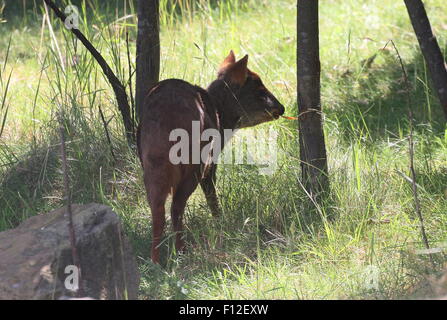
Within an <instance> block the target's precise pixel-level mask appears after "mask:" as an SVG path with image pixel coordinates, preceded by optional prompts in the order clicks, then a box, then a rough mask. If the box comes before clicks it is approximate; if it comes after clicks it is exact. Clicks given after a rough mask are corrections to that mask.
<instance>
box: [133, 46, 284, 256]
mask: <svg viewBox="0 0 447 320" xmlns="http://www.w3.org/2000/svg"><path fill="white" fill-rule="evenodd" d="M247 61H248V56H245V57H244V58H242V59H241V60H239V61H237V62H236V60H235V57H234V53H233V52H232V51H231V52H230V54H229V55H228V57H227V58H226V59H225V60H224V62H223V63H222V65H221V68H220V70H219V73H218V79H217V80H215V81H214V82H213V83H212V84H211V85H210V86H209V87H208V89H207V90H204V89H202V88H200V87H198V86H194V85H191V84H189V83H187V82H185V81H182V80H177V79H169V80H164V81H161V82H159V83H158V84H157V85H156V86H154V87H153V88H152V89H150V90H149V92H148V95H147V97H146V99H145V102H144V112H143V117H142V119H141V122H140V125H139V127H138V132H137V144H138V152H139V156H140V160H141V164H142V166H143V170H144V184H145V187H146V191H147V198H148V202H149V205H150V208H151V212H152V234H153V238H152V251H151V256H152V261H153V262H154V263H159V259H160V256H159V255H160V254H159V248H158V246H159V244H160V241H161V238H162V234H163V230H164V226H165V202H166V199H167V197H168V195H169V194H172V206H171V220H172V225H173V229H174V232H176V233H177V234H176V243H175V244H176V249H177V250H178V251H182V250H183V248H184V242H183V239H182V235H181V232H182V230H183V225H182V224H183V222H182V219H183V212H184V209H185V206H186V202H187V200H188V198H189V197H190V195H191V194H192V193H193V191H194V190H195V189H196V188H197V185H198V184H199V183H200V184H201V187H202V189H203V191H204V193H205V196H206V199H207V203H208V205H209V207H210V209H211V212H212V214H213V215H215V216H217V215H219V214H220V209H219V205H218V200H217V195H216V190H215V186H214V183H215V173H216V165H215V164H213V163H211V164H210V163H207V164H205V163H200V164H191V163H192V161H191V158H192V147H191V141H190V151H189V157H190V162H189V163H190V164H177V165H174V164H172V163H171V162H170V160H169V150H170V148H171V147H172V146H173V145H174V144H175V143H176V142H175V141H169V135H170V132H171V131H172V130H174V129H179V128H181V129H184V130H186V131H187V132H188V133H189V137H190V139H191V132H192V127H191V123H192V121H200V133H202V132H203V131H204V130H206V129H208V128H213V129H217V130H219V131H220V132H221V133H222V132H223V129H235V128H240V127H247V126H253V125H256V124H258V123H262V122H265V121H270V120H273V119H274V118H277V116H279V115H280V114H282V113H284V107H283V106H282V105H281V104H280V103H279V102H278V101H277V100H276V98H275V97H274V96H273V95H272V94H271V93H270V92H269V91H268V90H267V89H266V88H265V86H264V85H263V84H262V82H261V80H260V78H259V76H257V75H256V74H254V73H253V72H251V71H250V70H248V69H247ZM272 115H273V116H272ZM222 137H223V134H222ZM208 143H209V142H201V145H200V149H202V147H203V146H204V145H206V144H208ZM222 147H223V143H222ZM217 152H220V150H217Z"/></svg>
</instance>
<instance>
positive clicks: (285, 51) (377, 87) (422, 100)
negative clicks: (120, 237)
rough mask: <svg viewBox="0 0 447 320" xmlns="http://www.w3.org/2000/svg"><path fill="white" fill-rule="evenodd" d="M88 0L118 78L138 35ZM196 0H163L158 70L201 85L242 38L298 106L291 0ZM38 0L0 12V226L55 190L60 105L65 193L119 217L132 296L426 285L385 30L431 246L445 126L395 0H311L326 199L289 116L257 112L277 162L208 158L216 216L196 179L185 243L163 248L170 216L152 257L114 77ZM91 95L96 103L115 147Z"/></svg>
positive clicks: (441, 29) (440, 237) (441, 30)
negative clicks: (271, 165) (311, 195)
mask: <svg viewBox="0 0 447 320" xmlns="http://www.w3.org/2000/svg"><path fill="white" fill-rule="evenodd" d="M87 3H88V4H87V5H86V6H84V7H80V8H81V9H82V10H81V12H82V13H83V15H82V16H83V20H82V25H81V29H82V31H83V32H85V33H86V34H87V35H88V37H89V38H90V39H92V41H93V43H94V44H95V45H96V46H97V47H98V48H99V49H100V51H101V53H102V54H103V55H105V56H106V58H107V60H108V61H109V63H111V64H112V65H113V67H114V68H115V70H117V72H118V74H119V77H120V78H121V79H123V80H125V81H127V80H128V79H127V75H128V66H127V62H126V61H127V56H126V50H125V48H126V46H125V32H126V31H129V38H130V45H131V52H134V49H135V39H136V32H135V16H129V17H127V15H128V14H129V13H133V7H132V6H129V2H127V1H126V2H123V1H119V10H117V11H115V9H114V7H113V6H112V7H104V8H102V9H101V10H96V11H93V10H92V7H91V6H90V3H95V1H93V2H92V1H88V2H87ZM124 3H125V5H124ZM194 3H195V4H194V5H192V4H191V3H189V2H188V1H179V2H178V5H177V6H170V5H169V4H168V2H167V1H161V19H160V21H161V27H162V33H161V40H162V45H161V48H162V49H161V50H162V52H161V57H162V59H161V79H165V78H171V77H175V78H181V79H185V80H187V81H190V82H192V83H195V84H199V85H201V86H203V87H206V86H207V84H208V83H210V82H211V81H212V79H213V78H214V77H215V74H216V71H217V67H218V65H219V63H220V61H221V60H222V59H223V58H224V57H225V56H226V54H227V53H228V51H229V50H230V49H234V50H235V52H236V54H237V56H238V57H240V56H242V55H243V54H245V53H248V54H249V67H250V68H251V69H252V70H253V71H256V72H258V73H259V74H260V76H261V78H262V79H263V80H264V82H265V83H266V86H267V87H268V88H271V90H272V91H273V93H274V94H275V95H276V96H277V97H278V98H279V100H280V101H281V102H282V103H283V104H284V105H285V106H286V114H287V115H295V114H296V112H297V111H296V109H297V108H296V55H295V54H296V29H295V28H296V7H295V5H296V4H295V2H294V1H290V0H275V1H237V0H229V1H223V2H221V3H220V4H219V5H218V4H216V3H215V2H212V1H211V2H207V1H196V2H194ZM96 4H97V5H98V3H97V2H96ZM442 7H443V2H442V1H441V0H433V1H430V3H427V10H428V14H429V16H430V19H431V23H432V26H433V29H434V31H435V33H436V35H437V37H438V42H439V44H440V46H441V49H442V51H443V52H444V54H445V53H446V51H447V50H446V49H447V41H446V39H447V37H446V35H447V26H446V25H445V21H444V16H443V14H442V12H443V10H442ZM42 12H43V10H42V8H33V9H29V10H28V12H27V17H28V18H27V20H26V21H27V23H26V24H25V23H24V20H23V19H22V18H20V16H13V15H12V14H9V15H8V14H7V12H6V11H5V16H4V17H3V19H6V20H7V21H6V22H4V23H0V28H2V32H4V34H7V35H8V37H3V38H2V39H0V48H1V50H0V67H1V69H2V73H1V74H0V90H1V91H0V99H1V100H0V107H1V109H0V124H1V123H2V121H3V119H6V120H5V125H4V129H3V131H2V134H1V136H0V230H5V229H8V228H12V227H15V226H16V225H17V224H18V223H20V222H21V221H23V220H24V219H26V218H27V217H30V216H32V215H35V214H38V213H39V212H45V211H49V210H51V209H53V208H56V207H59V206H61V205H62V200H61V198H62V196H63V195H62V194H61V191H60V190H62V188H61V185H62V181H61V179H62V178H61V175H60V172H59V170H60V160H59V155H58V145H57V144H58V136H57V128H58V123H57V114H58V112H59V113H60V112H62V113H63V115H64V120H63V121H64V124H65V128H66V132H67V133H66V136H67V140H68V146H67V147H68V148H67V149H68V150H67V151H68V156H69V159H70V161H69V163H70V178H71V182H72V188H73V192H74V194H73V198H74V201H75V202H81V203H87V202H91V201H95V202H101V203H104V204H107V205H110V206H111V207H112V208H113V209H114V210H115V212H116V213H117V214H118V215H119V216H120V217H121V219H122V221H123V224H124V226H125V230H126V234H127V235H128V237H129V238H130V240H131V242H132V244H133V246H134V249H135V251H136V254H137V256H138V261H139V265H140V271H141V276H142V279H141V286H140V296H141V298H142V299H154V298H155V299H208V298H209V299H239V298H241V299H349V298H356V299H358V298H360V299H362V298H373V299H396V298H411V297H419V296H421V295H422V294H425V295H432V294H433V293H432V292H431V291H430V289H429V286H428V285H427V283H428V282H427V280H426V279H427V275H431V276H436V275H438V273H439V272H440V271H441V269H442V267H443V264H444V263H445V262H446V259H445V258H446V256H445V252H444V251H441V252H440V253H436V254H434V259H435V262H436V269H435V270H432V268H431V266H430V264H429V260H428V257H427V256H426V255H420V254H417V253H416V252H417V250H418V249H421V248H423V244H422V241H421V236H420V231H419V222H418V220H417V216H416V213H415V210H414V207H413V196H412V191H411V186H410V184H409V183H408V182H407V181H406V180H405V178H404V176H409V175H410V174H409V156H408V135H409V124H408V117H407V104H406V92H405V91H404V83H403V78H402V71H401V68H400V65H399V61H398V59H397V55H396V52H395V51H394V50H393V49H392V48H391V46H388V47H387V48H386V49H385V50H382V48H383V47H384V46H385V44H386V43H387V41H388V40H389V39H392V40H393V41H394V42H395V43H396V46H397V47H398V49H399V52H400V54H401V56H402V59H403V62H404V65H405V68H406V70H407V72H408V75H409V79H410V82H411V96H410V98H411V99H410V101H411V108H412V110H413V113H414V114H415V120H414V124H415V137H414V140H415V167H416V174H417V179H418V180H417V182H418V186H419V194H420V200H421V209H422V214H423V215H424V218H425V224H426V229H427V233H428V237H429V240H430V243H431V245H432V246H433V247H445V243H446V241H447V239H446V234H447V214H446V213H447V189H446V187H447V131H446V127H445V124H444V123H443V120H442V119H443V115H442V110H441V108H440V106H439V103H438V101H437V99H436V96H435V94H434V92H433V90H432V89H431V86H430V80H429V75H428V73H427V70H426V68H425V66H424V63H423V59H422V57H421V55H420V53H419V49H418V46H417V40H416V38H415V36H414V34H413V31H412V29H411V25H410V23H409V19H408V17H407V13H406V10H405V7H404V4H403V2H400V1H392V0H382V1H380V3H379V1H368V2H366V1H364V2H359V1H343V2H340V1H335V0H334V1H329V0H328V1H324V3H323V1H320V21H321V22H320V44H321V63H322V103H323V110H324V113H325V123H324V130H325V134H326V141H327V150H328V158H329V172H330V183H331V193H330V196H329V197H328V199H327V201H326V202H325V203H324V204H323V205H322V206H321V207H317V208H315V207H312V206H309V205H308V204H307V203H308V201H307V196H306V193H305V192H304V191H303V189H302V187H301V185H300V184H299V178H300V166H299V155H298V139H297V134H298V133H297V130H296V123H294V122H292V121H287V120H279V121H277V122H275V123H272V124H265V125H263V126H262V127H260V128H259V129H258V130H262V129H267V128H269V127H270V126H272V127H274V128H275V129H276V130H277V131H278V132H279V137H278V169H277V170H276V171H275V173H274V174H273V175H259V174H258V170H257V168H256V167H254V166H250V165H223V166H221V167H220V169H219V172H218V177H219V180H218V190H219V194H220V201H221V205H222V208H223V212H224V214H223V216H222V218H219V219H213V218H212V217H211V215H210V212H209V209H208V208H207V206H206V202H205V200H204V197H203V195H202V193H201V191H200V190H197V191H196V192H195V193H194V195H193V196H192V197H191V199H190V200H189V202H188V206H187V209H186V212H185V215H186V219H185V222H186V226H185V228H186V232H185V236H186V238H187V245H188V252H187V254H185V255H182V256H178V255H176V254H175V253H174V252H173V248H172V242H171V239H172V236H173V235H172V233H170V231H169V229H168V231H167V234H166V241H164V242H163V248H162V249H163V264H162V267H160V266H154V265H153V264H152V263H151V262H149V260H150V259H149V247H150V242H151V235H150V231H151V218H150V211H149V208H148V206H147V203H146V196H145V191H144V187H143V183H142V172H141V168H140V165H139V161H138V159H137V157H136V156H135V154H134V151H133V150H130V149H129V148H128V147H127V144H126V142H125V139H124V135H123V132H122V131H123V129H122V124H121V122H120V116H119V114H118V113H117V110H116V105H115V101H114V97H113V93H112V91H111V88H110V87H109V85H108V84H107V82H106V81H105V80H104V77H103V76H102V74H101V72H100V70H99V68H98V66H97V65H96V63H95V62H94V61H93V60H92V58H91V57H90V55H89V54H88V53H87V52H86V51H85V49H84V48H83V47H82V46H81V45H80V44H76V41H74V39H73V37H72V36H71V35H70V34H69V33H68V32H67V31H66V30H63V29H61V27H60V24H59V23H53V24H52V25H53V28H54V34H55V35H54V36H52V35H51V33H50V32H49V29H48V25H46V26H45V27H44V28H43V29H42V28H41V27H42V15H41V13H42ZM0 17H1V15H0ZM122 17H127V18H122ZM120 18H122V19H120ZM1 20H2V19H1V18H0V21H1ZM9 39H11V43H10V45H9ZM8 48H9V50H8ZM7 56H8V59H6V57H7ZM74 57H75V58H74ZM132 59H133V60H134V56H133V57H132ZM133 67H134V66H133ZM9 75H11V77H10V78H9ZM133 88H135V85H133ZM99 106H101V108H102V110H103V111H104V114H105V117H106V119H107V120H108V121H109V120H110V123H109V130H110V132H111V136H112V144H113V148H114V151H115V154H117V159H116V160H114V159H113V157H112V156H111V152H110V146H109V144H108V143H107V140H106V137H105V133H104V128H103V125H102V122H101V119H100V115H99V111H98V107H99ZM5 110H7V113H6V111H5ZM0 128H1V126H0ZM0 132H1V131H0ZM246 134H248V135H251V134H254V133H253V132H252V131H247V133H246ZM168 228H170V225H169V223H168ZM371 266H372V267H371ZM371 274H373V275H374V274H377V279H378V281H377V283H374V281H372V282H371V281H370V280H371V279H372V278H371V277H370V275H371ZM368 279H369V280H368Z"/></svg>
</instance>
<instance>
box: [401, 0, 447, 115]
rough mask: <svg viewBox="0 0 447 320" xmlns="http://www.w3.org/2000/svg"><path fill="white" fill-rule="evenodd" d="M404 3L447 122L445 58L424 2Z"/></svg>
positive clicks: (411, 0)
mask: <svg viewBox="0 0 447 320" xmlns="http://www.w3.org/2000/svg"><path fill="white" fill-rule="evenodd" d="M404 2H405V5H406V7H407V11H408V14H409V16H410V20H411V24H412V25H413V29H414V32H415V33H416V36H417V38H418V41H419V46H420V47H421V51H422V54H423V55H424V59H425V62H426V63H427V65H428V69H429V70H430V75H431V78H432V82H433V85H434V87H435V90H436V92H437V94H438V98H439V101H440V102H441V106H442V108H443V109H444V116H445V118H446V120H447V70H446V65H445V61H444V57H443V56H442V53H441V49H440V48H439V45H438V41H437V40H436V37H435V36H434V34H433V32H432V30H431V26H430V21H429V20H428V17H427V12H426V11H425V8H424V4H423V3H422V1H421V0H404Z"/></svg>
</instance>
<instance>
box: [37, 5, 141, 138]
mask: <svg viewBox="0 0 447 320" xmlns="http://www.w3.org/2000/svg"><path fill="white" fill-rule="evenodd" d="M44 1H45V3H46V4H47V5H48V6H49V7H50V8H51V10H53V11H54V13H55V14H56V16H57V17H58V18H59V19H60V20H61V21H62V22H63V23H65V21H66V19H67V16H66V15H65V14H64V13H63V12H62V11H60V10H59V8H58V7H57V6H56V5H55V4H54V2H53V1H51V0H44ZM70 31H71V32H72V33H73V34H74V35H75V36H76V38H78V39H79V41H81V42H82V44H83V45H84V46H85V48H86V49H87V50H88V51H89V52H90V53H91V54H92V56H93V57H94V58H95V60H96V61H97V62H98V64H99V65H100V67H101V69H102V71H103V72H104V74H105V76H106V77H107V79H108V80H109V83H110V85H111V86H112V89H113V92H114V93H115V97H116V101H117V103H118V108H119V110H120V112H121V116H122V118H123V123H124V129H125V130H126V137H127V142H128V143H129V144H135V125H134V123H133V121H132V117H131V112H130V106H129V102H128V99H127V93H126V89H125V87H124V85H123V84H122V83H121V81H120V80H119V79H118V78H117V77H116V75H115V73H114V72H113V71H112V69H111V68H110V66H109V65H108V63H107V62H106V60H105V59H104V58H103V57H102V55H101V54H100V53H99V52H98V50H96V48H95V47H94V46H93V45H92V44H91V43H90V41H88V40H87V38H86V37H85V36H84V34H82V32H81V31H79V30H78V29H76V28H72V29H71V30H70Z"/></svg>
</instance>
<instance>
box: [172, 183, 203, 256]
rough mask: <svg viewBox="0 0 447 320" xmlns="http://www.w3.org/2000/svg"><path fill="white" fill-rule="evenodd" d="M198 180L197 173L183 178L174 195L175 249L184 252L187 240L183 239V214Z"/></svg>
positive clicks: (173, 225) (173, 223) (173, 224)
mask: <svg viewBox="0 0 447 320" xmlns="http://www.w3.org/2000/svg"><path fill="white" fill-rule="evenodd" d="M197 185H198V180H197V177H196V176H195V175H190V176H188V177H186V178H185V179H183V180H182V181H181V182H180V183H179V185H178V186H177V188H176V190H175V191H174V194H173V196H172V205H171V220H172V227H173V230H174V232H175V233H176V235H175V249H176V250H177V252H183V250H184V248H185V242H184V240H183V234H182V231H183V214H184V212H185V207H186V202H187V201H188V198H189V197H190V196H191V194H192V193H193V192H194V190H195V189H196V188H197Z"/></svg>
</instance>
